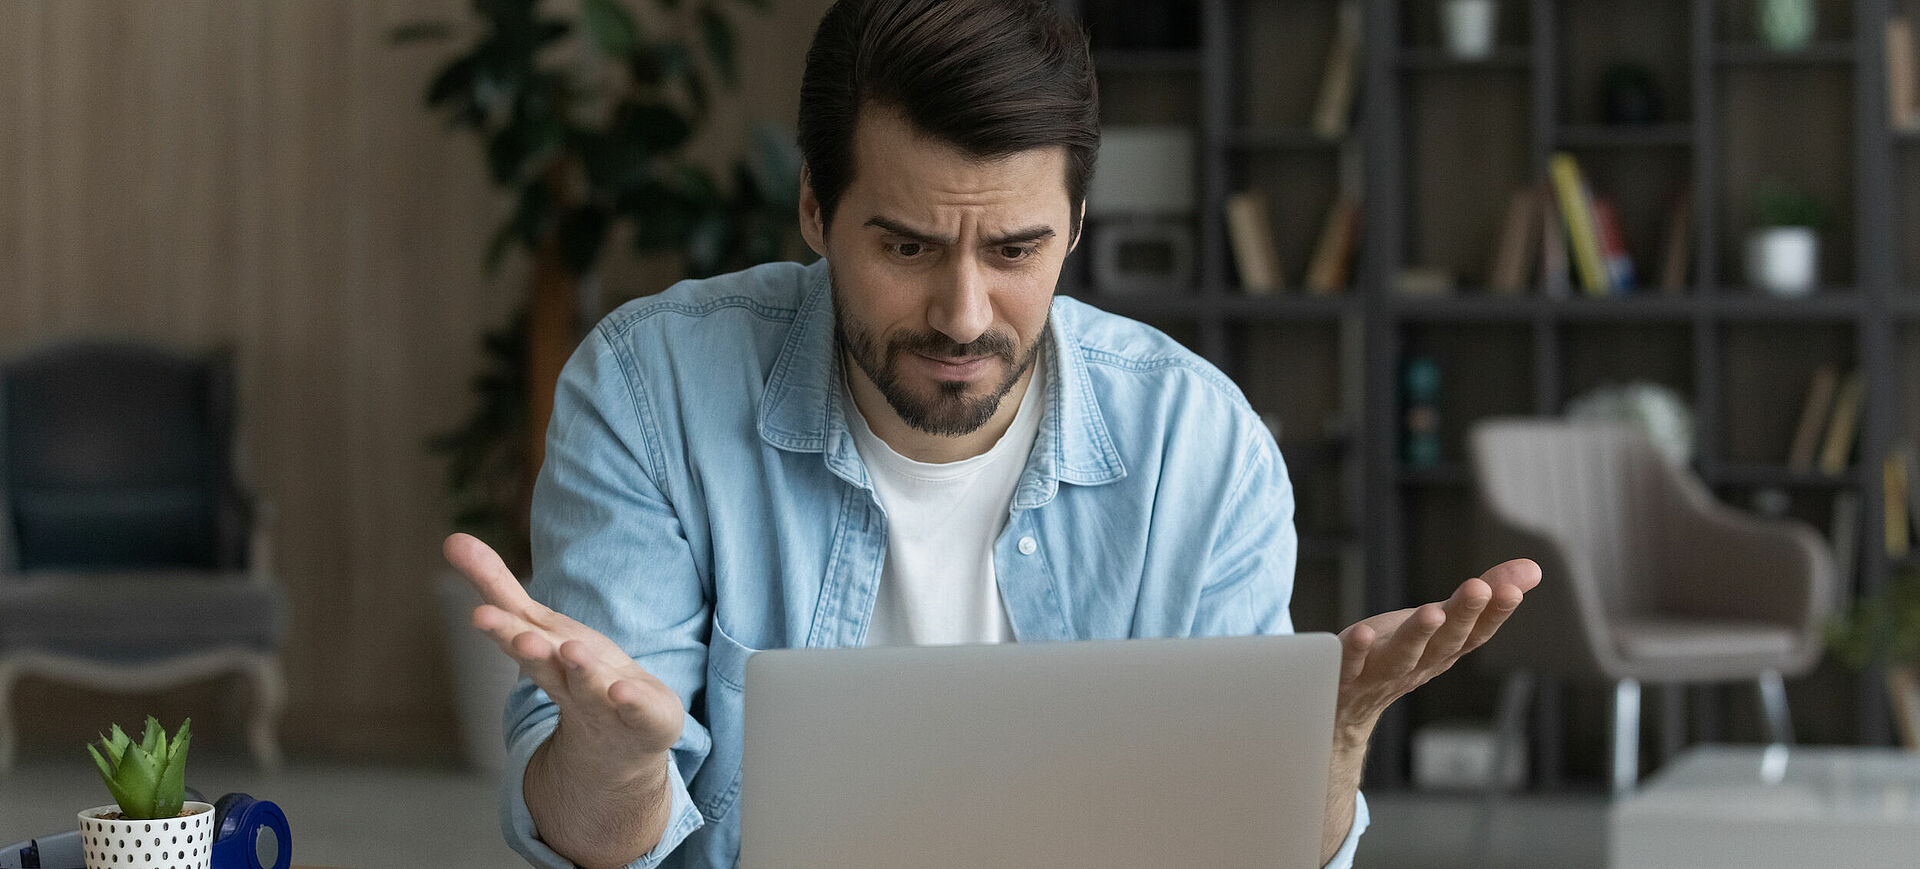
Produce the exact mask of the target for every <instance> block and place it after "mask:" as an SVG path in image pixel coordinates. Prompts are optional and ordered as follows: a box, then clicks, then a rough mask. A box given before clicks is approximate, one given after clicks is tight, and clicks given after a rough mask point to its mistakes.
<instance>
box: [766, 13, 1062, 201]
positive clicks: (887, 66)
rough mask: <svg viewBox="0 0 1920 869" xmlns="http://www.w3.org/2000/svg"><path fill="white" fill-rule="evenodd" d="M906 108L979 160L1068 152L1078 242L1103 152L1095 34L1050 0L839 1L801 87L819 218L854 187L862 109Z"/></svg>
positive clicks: (817, 37) (806, 152)
mask: <svg viewBox="0 0 1920 869" xmlns="http://www.w3.org/2000/svg"><path fill="white" fill-rule="evenodd" d="M872 107H886V108H890V109H894V110H897V111H899V112H900V113H901V115H903V116H904V117H905V118H906V119H907V120H908V121H910V122H912V124H913V125H914V127H916V128H918V129H919V130H920V131H921V132H923V133H926V134H927V135H929V136H932V137H933V138H935V139H937V140H940V141H942V142H946V143H949V144H951V145H953V146H955V147H957V148H959V149H960V150H962V151H964V152H966V153H968V154H970V155H972V156H974V157H977V158H979V159H982V160H992V159H996V158H1000V157H1006V156H1010V155H1012V154H1016V153H1019V152H1021V151H1026V150H1030V149H1033V148H1045V147H1053V146H1061V145H1064V146H1066V149H1067V172H1066V175H1067V177H1066V178H1065V179H1064V180H1065V182H1066V188H1067V201H1068V203H1069V204H1070V205H1071V206H1072V214H1073V216H1072V218H1071V219H1072V221H1073V223H1072V234H1073V235H1075V236H1077V235H1078V234H1079V232H1080V204H1081V202H1083V201H1085V199H1086V196H1087V184H1088V183H1089V182H1091V181H1092V179H1093V162H1094V156H1095V154H1096V153H1097V152H1098V150H1099V148H1100V97H1099V91H1098V88H1097V87H1096V85H1095V83H1094V77H1093V62H1092V60H1091V59H1090V58H1089V57H1088V54H1087V36H1086V32H1085V31H1083V30H1081V29H1080V26H1079V25H1077V24H1075V23H1074V22H1073V21H1072V20H1071V19H1069V18H1067V17H1066V16H1065V15H1063V14H1062V13H1061V12H1060V11H1059V10H1058V9H1055V8H1054V7H1053V5H1052V4H1051V3H1049V2H1047V0H838V2H835V3H834V4H833V7H832V8H830V9H828V10H827V14H826V15H825V16H824V17H822V18H821V19H820V27H819V29H818V30H816V31H814V35H813V46H812V47H811V48H809V49H808V50H807V70H806V74H805V75H804V76H803V77H802V79H801V82H800V124H799V128H800V156H801V159H802V160H804V161H805V163H806V167H807V174H808V176H809V178H810V183H811V184H812V186H813V193H814V196H815V198H817V199H818V200H819V201H820V212H821V217H822V218H823V220H824V221H825V222H826V223H829V224H830V223H832V222H833V214H834V211H835V209H836V208H837V207H838V206H839V204H840V197H841V195H842V194H844V193H846V190H847V186H848V185H850V184H852V183H853V173H854V165H853V153H854V148H853V132H854V128H855V127H856V125H857V124H858V122H859V119H860V112H861V111H862V110H863V109H867V108H872Z"/></svg>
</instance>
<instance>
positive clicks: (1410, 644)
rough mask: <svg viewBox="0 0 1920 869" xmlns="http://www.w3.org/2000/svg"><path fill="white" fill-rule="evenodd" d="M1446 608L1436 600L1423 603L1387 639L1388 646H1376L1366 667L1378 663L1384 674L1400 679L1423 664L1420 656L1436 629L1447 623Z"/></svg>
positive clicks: (1386, 644) (1370, 669)
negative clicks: (1442, 607) (1443, 608)
mask: <svg viewBox="0 0 1920 869" xmlns="http://www.w3.org/2000/svg"><path fill="white" fill-rule="evenodd" d="M1446 621H1447V615H1446V611H1445V610H1442V609H1441V608H1440V605H1439V604H1437V603H1429V604H1422V605H1421V606H1419V607H1417V608H1415V609H1414V611H1413V615H1410V616H1408V617H1407V620H1406V622H1405V623H1403V624H1402V625H1401V626H1400V629H1399V630H1397V631H1394V632H1393V636H1390V637H1388V638H1387V641H1386V643H1385V645H1384V646H1383V647H1381V648H1376V649H1374V651H1373V653H1372V654H1371V655H1370V656H1369V657H1370V658H1371V660H1369V661H1368V663H1367V669H1368V670H1369V671H1373V670H1374V669H1375V664H1378V665H1379V668H1378V672H1379V673H1380V675H1381V676H1383V677H1392V678H1398V677H1400V676H1404V675H1406V674H1407V673H1410V672H1412V671H1413V668H1414V666H1415V665H1417V664H1419V663H1420V656H1421V655H1422V654H1424V653H1425V652H1426V649H1427V642H1428V641H1429V640H1431V639H1432V638H1433V635H1434V632H1436V631H1438V630H1439V629H1440V626H1441V625H1443V624H1446Z"/></svg>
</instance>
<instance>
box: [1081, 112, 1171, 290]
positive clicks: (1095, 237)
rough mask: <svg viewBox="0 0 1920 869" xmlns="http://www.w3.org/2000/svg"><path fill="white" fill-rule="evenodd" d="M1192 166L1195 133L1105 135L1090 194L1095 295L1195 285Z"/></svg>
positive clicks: (1143, 129)
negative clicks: (1098, 165) (1098, 167)
mask: <svg viewBox="0 0 1920 869" xmlns="http://www.w3.org/2000/svg"><path fill="white" fill-rule="evenodd" d="M1193 167H1194V158H1193V132H1192V131H1191V130H1189V129H1187V128H1186V127H1181V126H1112V127H1108V128H1106V129H1104V130H1102V131H1101V133H1100V171H1099V172H1096V173H1094V176H1093V183H1092V185H1091V186H1089V187H1088V189H1087V236H1088V239H1087V240H1088V242H1089V243H1090V244H1091V245H1092V250H1091V251H1090V257H1091V262H1090V263H1089V269H1090V273H1091V274H1092V277H1093V281H1094V289H1095V291H1096V292H1098V293H1100V294H1105V295H1140V294H1144V293H1153V292H1178V291H1180V290H1181V289H1182V288H1183V287H1185V286H1186V285H1190V284H1192V283H1193V276H1194V240H1193V213H1194V199H1195V197H1194V184H1193Z"/></svg>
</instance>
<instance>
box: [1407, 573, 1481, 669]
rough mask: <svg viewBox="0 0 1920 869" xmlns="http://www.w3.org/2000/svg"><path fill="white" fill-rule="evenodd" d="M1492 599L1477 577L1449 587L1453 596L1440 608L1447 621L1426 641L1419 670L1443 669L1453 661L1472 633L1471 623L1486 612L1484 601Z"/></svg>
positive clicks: (1475, 621) (1477, 620)
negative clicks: (1455, 587) (1454, 586)
mask: <svg viewBox="0 0 1920 869" xmlns="http://www.w3.org/2000/svg"><path fill="white" fill-rule="evenodd" d="M1492 599H1493V589H1492V587H1490V586H1488V585H1487V583H1486V582H1485V581H1483V580H1480V579H1469V580H1467V581H1466V582H1463V583H1460V587H1459V588H1457V589H1454V590H1453V596H1452V597H1449V598H1447V602H1446V603H1444V604H1442V605H1441V607H1442V609H1444V610H1445V611H1446V614H1447V621H1446V623H1445V624H1443V625H1441V626H1440V629H1439V630H1438V631H1436V632H1434V635H1433V639H1432V640H1430V641H1429V642H1428V643H1427V650H1426V652H1424V653H1423V654H1422V655H1421V657H1420V664H1419V666H1420V668H1421V669H1432V668H1436V667H1437V668H1439V669H1445V668H1446V667H1447V666H1448V665H1450V664H1452V663H1453V658H1454V656H1455V655H1457V654H1459V652H1460V649H1461V647H1462V646H1464V645H1466V642H1467V638H1468V637H1469V636H1471V635H1472V633H1473V628H1474V626H1475V625H1477V624H1479V623H1480V614H1481V613H1482V612H1485V611H1486V608H1487V603H1488V602H1489V601H1491V600H1492Z"/></svg>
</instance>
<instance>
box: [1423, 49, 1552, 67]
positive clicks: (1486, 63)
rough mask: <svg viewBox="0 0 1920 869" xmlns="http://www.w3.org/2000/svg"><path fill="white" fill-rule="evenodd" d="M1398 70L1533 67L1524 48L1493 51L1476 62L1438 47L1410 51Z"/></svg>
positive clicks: (1531, 57)
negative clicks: (1455, 55)
mask: <svg viewBox="0 0 1920 869" xmlns="http://www.w3.org/2000/svg"><path fill="white" fill-rule="evenodd" d="M1400 68H1401V69H1403V70H1406V71H1408V72H1480V71H1489V70H1491V71H1497V72H1522V73H1524V72H1527V71H1528V70H1530V69H1532V68H1533V53H1532V52H1531V51H1529V50H1528V49H1525V48H1513V47H1506V48H1496V49H1494V51H1493V53H1492V54H1490V55H1488V56H1486V57H1484V58H1479V59H1463V58H1458V57H1454V56H1453V55H1450V54H1448V53H1446V52H1444V51H1442V50H1440V49H1438V48H1410V49H1407V50H1406V51H1405V52H1403V53H1402V54H1401V55H1400Z"/></svg>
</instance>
